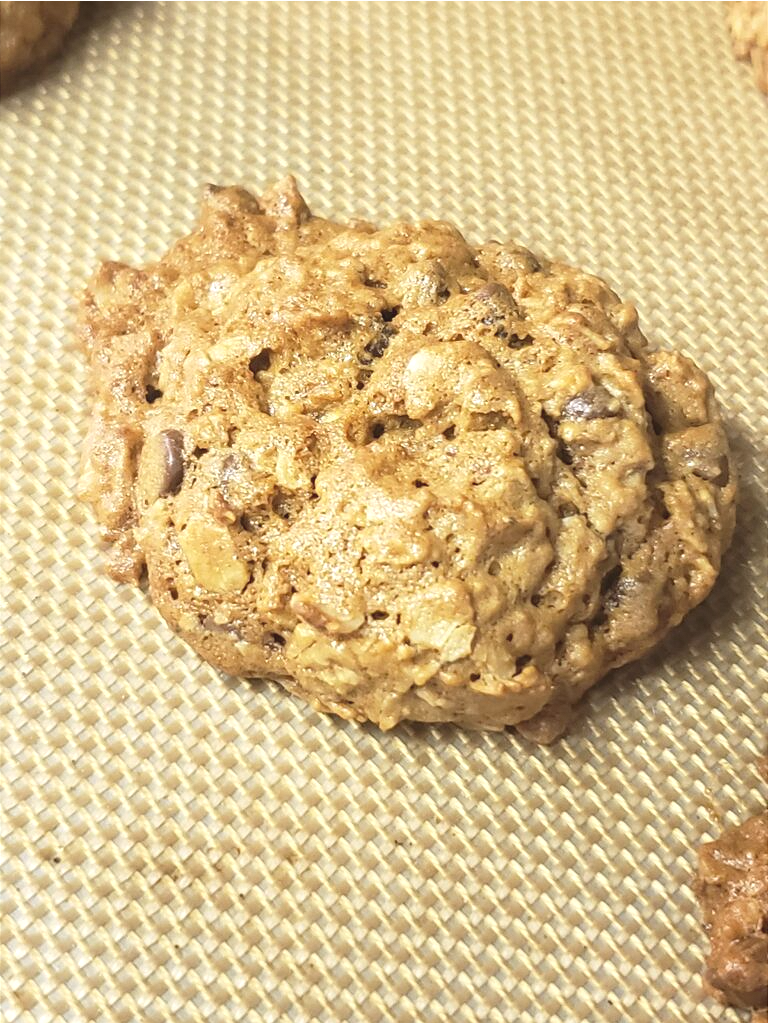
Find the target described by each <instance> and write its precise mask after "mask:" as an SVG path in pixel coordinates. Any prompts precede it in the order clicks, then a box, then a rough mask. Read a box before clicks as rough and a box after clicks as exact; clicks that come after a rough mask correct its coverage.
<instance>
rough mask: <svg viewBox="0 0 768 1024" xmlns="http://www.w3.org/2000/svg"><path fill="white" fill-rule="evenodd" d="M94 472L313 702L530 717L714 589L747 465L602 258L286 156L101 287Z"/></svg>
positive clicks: (88, 484) (239, 644)
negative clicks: (739, 469)
mask: <svg viewBox="0 0 768 1024" xmlns="http://www.w3.org/2000/svg"><path fill="white" fill-rule="evenodd" d="M81 330H82V338H83V341H84V343H85V347H86V349H87V351H88V353H89V355H90V361H91V389H92V393H93V419H92V422H91V427H90V431H89V434H88V440H87V444H86V451H85V457H84V465H83V477H82V488H83V494H84V496H85V497H86V498H87V499H88V500H89V501H90V502H91V503H92V504H93V507H94V509H95V511H96V514H97V517H98V519H99V521H100V522H101V523H102V524H103V526H104V527H105V533H106V537H107V539H108V540H109V541H110V542H111V543H112V556H111V571H112V573H113V574H114V575H115V576H116V577H117V578H118V579H123V580H137V579H138V578H139V575H140V573H141V572H142V570H143V568H144V566H145V564H146V567H147V571H148V575H149V586H150V590H151V593H152V596H153V599H154V601H155V603H156V604H157V606H158V608H159V609H160V611H161V613H162V614H163V616H164V617H165V618H166V619H167V621H168V622H169V623H170V624H171V626H172V627H173V628H174V629H175V630H176V631H177V632H178V633H179V634H180V635H181V636H183V637H184V638H185V639H186V640H187V641H188V642H189V643H190V644H191V645H192V646H193V647H194V648H195V650H197V651H198V652H199V653H200V654H201V655H202V656H203V657H204V658H206V659H208V660H209V661H210V662H211V663H212V664H214V665H216V666H218V667H219V668H221V669H223V670H224V671H226V672H230V673H234V674H237V675H247V676H261V677H269V678H272V679H277V680H279V681H280V682H282V683H283V684H284V685H285V686H286V687H287V688H288V689H289V690H291V691H293V692H294V693H298V694H300V695H301V696H303V697H304V698H306V699H307V700H308V701H309V702H310V703H311V704H312V705H313V706H314V707H316V708H319V709H321V710H324V711H331V712H335V713H336V714H339V715H342V716H343V717H345V718H350V719H355V720H358V721H364V720H366V719H369V720H371V721H373V722H376V723H378V724H379V725H380V726H382V727H383V728H390V727H392V726H394V725H395V724H396V723H397V722H399V721H400V720H401V719H404V718H410V719H417V720H420V721H455V722H459V723H461V724H463V725H465V726H469V727H473V728H486V729H499V728H502V727H504V726H506V725H510V724H517V723H523V724H522V725H521V729H522V730H523V731H525V732H526V733H527V734H528V735H530V736H532V737H533V738H536V739H538V740H542V741H546V740H551V739H552V738H554V736H555V735H557V734H558V733H559V732H561V731H562V729H563V728H564V727H565V725H566V723H567V720H568V715H569V712H570V708H571V706H572V705H573V703H574V702H575V701H577V700H578V699H579V698H580V697H581V695H582V694H583V693H584V692H585V691H586V690H588V689H589V687H591V686H592V685H593V684H594V683H595V682H597V680H598V679H599V678H600V677H601V676H603V675H604V674H605V672H607V671H608V670H609V669H610V668H612V667H613V666H615V665H620V664H622V663H624V662H626V661H629V660H631V659H633V658H637V657H639V656H640V655H641V654H643V653H644V652H645V651H647V650H648V649H649V648H650V647H652V646H653V645H654V644H655V643H656V642H657V641H658V640H659V639H660V638H661V637H662V636H663V635H664V634H665V633H666V632H667V631H668V630H669V629H670V628H671V627H672V626H674V625H676V624H677V623H678V622H680V620H681V619H682V618H683V616H684V615H685V614H686V613H687V612H688V611H689V610H690V609H691V608H692V607H693V606H694V605H696V604H698V603H699V602H700V601H702V600H703V599H704V597H706V595H707V594H708V593H709V591H710V589H711V587H712V585H713V583H714V581H715V578H716V576H717V573H718V569H719V567H720V558H721V554H722V551H723V549H724V547H725V546H726V545H727V543H728V541H729V538H730V536H731V532H732V529H733V519H734V497H735V490H736V486H735V479H734V473H733V470H732V466H731V461H730V456H729V451H728V444H727V441H726V438H725V434H724V432H723V428H722V425H721V421H720V416H719V413H718V410H717V406H716V403H715V399H714V396H713V392H712V387H711V385H710V383H709V382H708V380H707V378H706V377H705V376H704V374H703V373H702V372H701V371H700V370H699V369H698V368H697V367H696V366H695V365H694V364H693V363H692V362H691V361H690V360H689V359H687V358H686V357H685V356H683V355H680V354H679V353H677V352H660V351H655V352H654V351H650V350H649V348H648V346H647V344H646V341H645V338H644V337H643V335H642V334H641V332H640V330H639V328H638V325H637V315H636V312H635V310H634V309H633V307H632V306H630V305H628V304H627V303H623V302H621V301H620V300H619V299H618V298H617V296H616V295H615V294H614V293H613V292H612V291H611V290H610V289H609V288H608V287H607V285H605V284H604V283H603V282H602V281H600V280H599V279H598V278H595V277H592V276H591V275H589V274H586V273H584V272H583V271H580V270H575V269H573V268H571V267H567V266H564V265H563V264H560V263H554V262H550V261H549V260H545V259H540V258H537V257H536V256H534V255H533V254H532V253H530V252H529V251H528V250H527V249H524V248H522V247H521V246H519V245H516V244H514V243H499V242H489V243H487V244H485V245H481V246H472V245H469V244H468V243H467V242H466V241H465V240H464V238H463V237H462V236H461V235H460V234H459V232H458V231H457V230H456V229H455V228H453V227H451V226H450V225H449V224H445V223H441V222H422V223H415V224H410V223H396V224H394V225H392V226H391V227H388V228H384V229H377V228H375V227H374V226H373V225H372V224H368V223H366V222H363V221H355V222H353V223H352V224H350V225H342V224H336V223H332V222H330V221H326V220H323V219H321V218H319V217H314V216H312V215H311V214H310V212H309V210H308V208H307V206H306V204H305V203H304V200H303V199H302V198H301V196H300V195H299V193H298V192H297V190H296V185H295V182H294V181H293V179H291V178H287V179H285V180H284V181H282V182H281V183H279V184H278V185H277V186H275V187H274V188H273V189H272V190H270V191H269V192H267V193H266V194H265V195H264V196H262V197H261V198H259V199H257V198H255V197H254V196H252V195H250V194H249V193H248V192H246V191H245V190H243V189H240V188H215V187H209V189H208V191H207V193H206V197H205V202H204V205H203V212H202V220H201V224H200V227H199V228H198V229H197V231H195V232H194V234H192V235H190V236H189V237H188V238H185V239H182V240H181V241H180V242H178V243H177V244H176V245H174V246H173V248H172V249H171V250H170V252H169V253H168V254H167V255H166V256H164V257H163V258H162V259H161V260H160V261H159V262H157V263H154V264H151V265H149V266H147V267H145V268H142V269H134V268H131V267H128V266H125V265H123V264H118V263H107V264H105V265H103V266H102V267H101V268H100V269H99V270H98V271H97V273H96V274H95V276H94V278H93V280H92V281H91V283H90V286H89V288H88V290H87V293H86V295H85V298H84V302H83V308H82V328H81Z"/></svg>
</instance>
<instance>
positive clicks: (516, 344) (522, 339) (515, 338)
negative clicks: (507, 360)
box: [507, 334, 534, 349]
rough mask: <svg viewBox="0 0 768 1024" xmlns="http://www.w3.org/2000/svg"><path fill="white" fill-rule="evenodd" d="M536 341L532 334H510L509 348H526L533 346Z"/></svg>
mask: <svg viewBox="0 0 768 1024" xmlns="http://www.w3.org/2000/svg"><path fill="white" fill-rule="evenodd" d="M533 342H534V339H533V338H532V337H531V335H530V334H510V335H509V338H508V340H507V347H508V348H514V349H518V348H525V346H526V345H532V344H533Z"/></svg>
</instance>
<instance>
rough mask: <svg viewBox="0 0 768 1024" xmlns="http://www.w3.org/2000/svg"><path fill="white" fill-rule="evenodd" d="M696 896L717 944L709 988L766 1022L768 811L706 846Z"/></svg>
mask: <svg viewBox="0 0 768 1024" xmlns="http://www.w3.org/2000/svg"><path fill="white" fill-rule="evenodd" d="M762 771H763V774H764V775H766V769H765V766H762ZM696 892H697V896H698V898H699V900H700V902H701V908H702V916H703V919H704V926H705V928H706V930H707V933H708V935H709V940H710V945H711V949H710V954H709V956H708V958H707V966H706V970H705V973H704V984H705V988H706V989H707V991H708V992H709V994H710V995H713V996H714V997H715V998H716V999H718V1000H719V1001H720V1002H721V1003H724V1004H726V1005H730V1006H739V1007H742V1008H746V1009H751V1010H753V1011H754V1012H753V1016H752V1020H753V1021H761V1020H765V1019H766V1014H767V1013H768V811H764V812H763V813H762V814H757V815H755V817H753V818H750V819H749V820H748V821H745V822H744V823H743V824H742V825H737V826H736V827H734V828H729V829H726V830H725V831H724V832H723V833H722V835H720V836H719V838H718V839H716V840H715V841H714V842H712V843H705V844H704V845H703V846H702V847H701V848H700V850H699V867H698V875H697V878H696Z"/></svg>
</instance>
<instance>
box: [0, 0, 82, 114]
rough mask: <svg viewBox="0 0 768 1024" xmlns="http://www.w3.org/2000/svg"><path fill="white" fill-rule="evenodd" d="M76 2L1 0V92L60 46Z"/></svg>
mask: <svg viewBox="0 0 768 1024" xmlns="http://www.w3.org/2000/svg"><path fill="white" fill-rule="evenodd" d="M79 7H80V4H79V3H21V2H16V0H0V94H4V93H5V92H7V91H8V90H9V89H10V88H11V87H12V86H13V85H15V83H16V81H17V79H18V78H19V77H20V76H21V75H22V74H23V73H24V72H26V71H30V70H33V69H35V68H39V67H41V66H42V65H43V64H45V62H46V61H48V60H50V58H51V57H53V55H54V54H55V53H56V52H57V51H58V50H59V49H60V48H61V45H62V43H63V41H64V38H65V36H66V35H67V33H68V32H69V30H70V29H71V28H72V25H73V24H74V22H75V18H76V17H77V12H78V9H79Z"/></svg>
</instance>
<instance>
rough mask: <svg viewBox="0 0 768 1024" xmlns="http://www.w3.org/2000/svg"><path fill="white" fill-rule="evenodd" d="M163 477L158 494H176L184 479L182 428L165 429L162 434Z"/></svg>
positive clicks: (161, 495)
mask: <svg viewBox="0 0 768 1024" xmlns="http://www.w3.org/2000/svg"><path fill="white" fill-rule="evenodd" d="M160 443H161V452H162V467H163V469H162V477H161V480H160V487H159V488H158V494H159V496H160V497H161V498H162V497H163V496H164V495H166V494H175V493H176V491H178V489H179V488H180V487H181V481H182V480H183V479H184V438H183V436H182V433H181V431H180V430H163V431H162V433H161V434H160Z"/></svg>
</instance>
